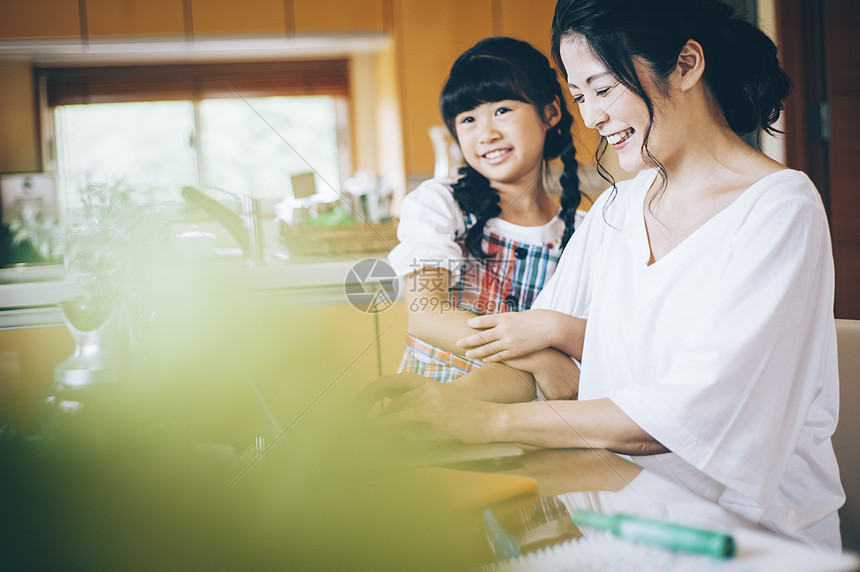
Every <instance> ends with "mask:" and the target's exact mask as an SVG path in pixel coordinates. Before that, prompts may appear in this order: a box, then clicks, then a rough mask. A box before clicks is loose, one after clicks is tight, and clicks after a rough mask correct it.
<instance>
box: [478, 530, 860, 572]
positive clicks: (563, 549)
mask: <svg viewBox="0 0 860 572" xmlns="http://www.w3.org/2000/svg"><path fill="white" fill-rule="evenodd" d="M733 536H734V537H735V541H736V543H737V546H738V553H737V555H736V556H735V557H734V558H732V559H730V560H719V559H714V558H710V557H708V556H699V555H694V554H683V553H679V552H671V551H668V550H663V549H661V548H656V547H652V546H646V545H643V544H637V543H633V542H628V541H625V540H622V539H620V538H616V537H615V536H613V535H612V534H611V533H609V532H605V531H595V532H590V533H588V534H583V536H580V537H578V538H572V539H569V540H566V541H564V542H562V543H560V544H557V545H554V546H548V547H545V548H541V549H539V550H536V551H534V552H530V553H528V554H523V555H522V556H519V557H516V558H511V559H509V560H503V561H500V562H496V563H494V564H491V565H488V566H484V567H482V568H481V569H480V572H515V571H516V572H533V571H536V570H540V571H548V572H549V571H556V570H558V571H565V572H598V571H600V572H609V571H619V570H625V571H626V570H631V571H637V572H711V571H719V572H742V571H743V572H774V571H777V570H778V571H779V572H843V571H845V572H847V571H852V570H858V566H860V559H858V557H857V555H854V554H850V553H841V554H840V553H835V552H830V551H825V550H818V549H814V548H810V547H808V546H805V545H803V544H799V543H796V542H790V541H788V540H782V539H780V538H777V537H775V536H772V535H768V534H764V533H760V532H755V531H746V530H740V531H737V532H736V533H734V534H733Z"/></svg>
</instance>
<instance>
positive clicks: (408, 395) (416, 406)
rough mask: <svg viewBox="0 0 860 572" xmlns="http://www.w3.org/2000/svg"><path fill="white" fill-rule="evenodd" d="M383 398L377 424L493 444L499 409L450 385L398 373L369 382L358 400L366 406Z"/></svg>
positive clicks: (376, 418)
mask: <svg viewBox="0 0 860 572" xmlns="http://www.w3.org/2000/svg"><path fill="white" fill-rule="evenodd" d="M383 396H387V397H388V399H387V400H386V401H387V403H386V405H385V406H384V407H383V408H382V410H381V411H380V412H379V413H377V414H376V415H375V421H376V422H377V423H381V424H385V425H400V424H409V423H427V424H429V425H432V426H433V427H435V428H436V429H438V430H440V431H443V432H445V433H447V434H448V435H450V436H451V437H454V438H455V439H459V440H460V441H464V442H466V443H489V442H491V441H493V440H494V439H493V427H494V423H495V418H496V414H497V413H498V410H499V407H500V406H499V405H498V404H495V403H489V402H486V401H480V400H477V399H475V398H473V397H470V396H469V395H467V394H466V393H464V392H463V391H460V390H459V389H458V388H457V387H456V386H455V385H453V384H450V383H439V382H438V381H434V380H432V379H429V378H426V377H422V376H420V375H416V374H414V373H399V374H396V375H388V376H384V377H381V378H379V379H378V380H376V381H374V382H372V383H371V384H369V385H368V386H367V387H366V388H365V389H364V390H363V391H362V392H361V394H360V395H359V399H360V400H362V401H365V402H368V401H373V400H376V399H379V398H380V397H383Z"/></svg>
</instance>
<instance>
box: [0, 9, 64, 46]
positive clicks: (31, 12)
mask: <svg viewBox="0 0 860 572" xmlns="http://www.w3.org/2000/svg"><path fill="white" fill-rule="evenodd" d="M0 11H2V15H0V39H13V38H46V37H47V38H60V37H74V38H75V39H78V38H80V37H81V17H80V11H79V7H78V0H3V3H2V8H0Z"/></svg>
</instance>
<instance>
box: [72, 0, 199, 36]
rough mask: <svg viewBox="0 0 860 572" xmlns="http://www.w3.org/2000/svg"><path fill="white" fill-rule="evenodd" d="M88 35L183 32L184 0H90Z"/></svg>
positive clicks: (162, 34)
mask: <svg viewBox="0 0 860 572" xmlns="http://www.w3.org/2000/svg"><path fill="white" fill-rule="evenodd" d="M86 14H87V35H88V36H89V37H91V38H98V37H100V36H108V37H110V36H146V37H152V36H183V35H184V34H185V32H186V30H185V14H184V6H183V0H87V2H86Z"/></svg>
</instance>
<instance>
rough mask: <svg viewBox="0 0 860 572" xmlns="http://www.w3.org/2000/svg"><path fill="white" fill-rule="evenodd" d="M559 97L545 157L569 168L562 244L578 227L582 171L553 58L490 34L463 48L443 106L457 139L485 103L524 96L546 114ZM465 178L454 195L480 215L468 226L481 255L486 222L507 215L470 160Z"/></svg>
mask: <svg viewBox="0 0 860 572" xmlns="http://www.w3.org/2000/svg"><path fill="white" fill-rule="evenodd" d="M556 98H558V101H559V104H560V108H561V119H560V120H559V121H558V123H557V124H556V125H555V127H553V128H552V129H549V130H547V132H546V138H545V140H544V148H543V158H544V161H551V160H552V159H555V158H557V157H561V160H562V162H563V164H564V171H563V172H562V175H561V180H560V183H561V188H562V194H561V215H560V217H561V219H562V220H563V221H564V235H563V236H562V240H561V248H564V246H565V245H566V244H567V241H568V240H569V239H570V236H571V235H572V234H573V231H574V217H575V216H576V210H577V208H578V207H579V202H580V200H581V194H580V192H579V176H578V175H577V172H576V169H577V163H576V149H574V146H573V137H572V136H571V133H570V129H571V127H572V126H573V116H572V115H571V114H570V111H569V110H568V109H567V105H566V104H565V100H564V95H563V94H562V90H561V84H560V83H559V81H558V75H557V73H556V71H555V69H554V68H553V67H552V66H551V65H550V63H549V60H548V59H547V58H546V56H544V55H543V54H542V53H540V52H539V51H538V50H536V49H535V48H534V47H532V46H531V45H530V44H528V43H527V42H522V41H520V40H515V39H513V38H506V37H493V38H486V39H484V40H481V41H480V42H478V43H477V44H475V45H474V46H473V47H472V48H470V49H469V50H467V51H466V52H464V53H463V54H462V55H461V56H460V57H459V58H457V60H456V61H455V62H454V65H453V67H452V68H451V72H450V74H449V75H448V79H447V81H446V82H445V86H444V87H443V88H442V95H441V97H440V101H439V107H440V109H441V112H442V118H443V119H444V121H445V125H446V126H447V127H448V131H450V132H451V135H452V136H453V137H454V139H455V140H456V139H457V129H456V124H455V118H456V117H457V115H459V114H460V113H463V112H464V111H471V110H472V109H475V108H476V107H478V106H479V105H481V104H483V103H492V102H495V101H502V100H505V99H512V100H516V101H524V102H526V103H530V104H532V105H534V106H535V108H536V109H537V111H538V114H539V115H540V116H541V117H542V118H543V119H544V120H546V117H544V111H545V108H546V106H547V105H548V104H551V103H553V102H554V101H555V100H556ZM460 175H461V176H460V178H459V179H458V180H457V182H455V183H454V185H453V188H454V198H455V199H456V200H457V204H459V205H460V208H461V209H463V212H466V213H470V214H473V215H474V216H475V219H476V221H475V224H474V225H472V226H471V227H470V228H469V229H467V231H466V239H465V241H466V242H465V244H466V248H467V250H468V251H469V253H470V254H472V256H474V257H475V258H477V259H478V260H483V259H485V258H486V257H487V256H488V255H487V253H485V252H484V251H483V249H482V248H481V241H482V239H483V236H484V227H485V226H486V224H487V221H488V220H489V219H491V218H493V217H497V216H499V215H501V214H502V209H501V208H500V207H499V193H498V191H496V190H495V189H493V188H492V186H490V181H489V180H488V179H487V178H486V177H484V176H483V175H481V174H480V173H479V172H478V171H476V170H475V169H473V168H472V167H470V166H469V165H468V164H467V165H466V166H465V167H462V168H461V169H460Z"/></svg>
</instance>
